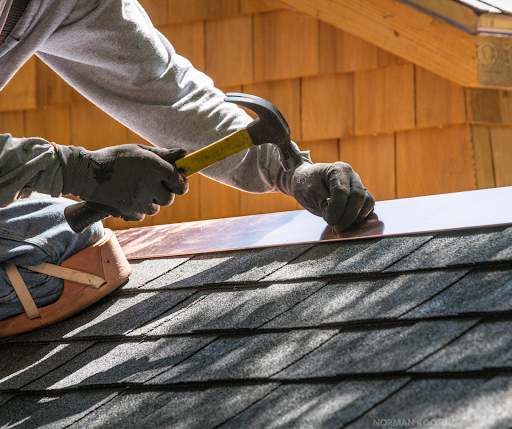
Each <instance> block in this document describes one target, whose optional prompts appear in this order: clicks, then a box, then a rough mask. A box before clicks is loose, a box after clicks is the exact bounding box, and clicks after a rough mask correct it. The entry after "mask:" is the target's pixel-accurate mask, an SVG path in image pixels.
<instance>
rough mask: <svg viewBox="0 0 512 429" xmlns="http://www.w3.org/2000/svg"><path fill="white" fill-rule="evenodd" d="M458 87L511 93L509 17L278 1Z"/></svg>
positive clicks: (448, 7) (360, 2)
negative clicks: (490, 89) (502, 89)
mask: <svg viewBox="0 0 512 429" xmlns="http://www.w3.org/2000/svg"><path fill="white" fill-rule="evenodd" d="M281 1H282V2H283V3H285V4H287V5H289V6H292V7H294V8H296V9H297V10H299V11H301V12H304V13H307V14H309V15H312V16H314V17H316V18H318V19H320V20H321V21H324V22H327V23H329V24H331V25H333V26H335V27H337V28H339V29H342V30H344V31H346V32H348V33H350V34H353V35H355V36H357V37H360V38H361V39H363V40H366V41H367V42H370V43H372V44H374V45H377V46H378V47H380V48H382V49H385V50H386V51H389V52H391V53H393V54H395V55H398V56H399V57H402V58H404V59H406V60H408V61H411V62H413V63H415V64H417V65H419V66H421V67H423V68H424V69H426V70H429V71H431V72H433V73H435V74H437V75H439V76H442V77H444V78H446V79H449V80H451V81H452V82H455V83H457V84H459V85H461V86H466V87H480V88H504V89H508V88H512V62H511V61H510V59H509V57H510V55H509V53H510V52H511V49H512V38H511V37H503V36H511V35H512V17H511V16H508V15H503V16H501V15H500V16H498V17H495V16H494V15H490V14H484V15H481V16H480V17H478V16H476V14H475V13H474V12H473V11H472V10H471V9H470V8H468V7H466V6H463V5H460V4H458V3H456V2H454V1H453V0H398V1H397V0H281Z"/></svg>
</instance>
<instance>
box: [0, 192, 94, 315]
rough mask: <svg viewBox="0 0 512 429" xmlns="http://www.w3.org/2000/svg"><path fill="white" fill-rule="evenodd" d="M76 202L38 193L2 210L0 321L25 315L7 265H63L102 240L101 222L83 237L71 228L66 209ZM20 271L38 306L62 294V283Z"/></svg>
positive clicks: (0, 214)
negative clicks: (62, 263)
mask: <svg viewBox="0 0 512 429" xmlns="http://www.w3.org/2000/svg"><path fill="white" fill-rule="evenodd" d="M73 203H74V201H71V200H68V199H66V198H52V197H50V196H47V195H42V194H35V195H33V196H32V197H30V198H27V199H24V200H18V201H17V202H15V203H14V204H11V205H10V206H9V207H5V208H0V320H2V319H5V318H7V317H10V316H13V315H16V314H21V313H24V310H23V307H22V305H21V303H20V302H19V300H18V297H17V295H16V292H14V289H13V287H12V286H11V283H10V281H9V278H8V277H7V274H6V272H5V263H10V264H14V265H39V264H42V263H43V262H47V263H50V264H57V265H60V263H61V262H62V261H63V260H65V259H67V258H69V257H70V256H72V255H74V254H75V253H78V252H80V251H81V250H83V249H86V248H87V247H89V246H90V245H92V244H94V243H95V242H97V241H98V240H99V239H100V238H101V237H103V226H102V224H101V222H97V223H96V224H94V225H93V226H92V227H90V228H89V229H88V230H86V231H85V232H84V233H82V234H76V233H75V232H73V231H72V230H71V229H70V228H69V226H68V224H67V222H66V219H65V217H64V207H66V206H67V205H69V204H73ZM18 269H19V271H20V274H21V277H22V278H23V280H24V281H25V283H26V285H27V287H28V289H29V291H30V294H31V295H32V298H33V299H34V301H35V303H36V305H37V306H38V307H42V306H45V305H48V304H51V303H53V302H55V301H57V299H58V298H59V297H60V295H61V294H62V291H63V289H64V281H63V280H61V279H58V278H56V277H51V276H47V275H45V274H39V273H35V272H33V271H29V270H25V269H23V268H19V267H18Z"/></svg>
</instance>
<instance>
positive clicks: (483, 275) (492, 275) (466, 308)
mask: <svg viewBox="0 0 512 429" xmlns="http://www.w3.org/2000/svg"><path fill="white" fill-rule="evenodd" d="M506 310H512V272H510V271H487V270H483V271H475V272H471V273H469V274H468V275H467V276H466V277H464V278H463V279H461V280H460V281H459V282H457V283H456V284H454V285H453V286H451V287H449V288H448V289H446V290H445V291H443V292H442V293H440V294H439V295H437V296H435V297H434V298H432V299H431V300H430V301H427V302H426V303H424V304H423V305H421V306H420V307H418V308H416V309H414V310H413V311H411V312H410V313H407V314H406V315H404V316H402V317H404V318H414V317H436V316H451V315H459V314H464V313H475V312H493V311H506Z"/></svg>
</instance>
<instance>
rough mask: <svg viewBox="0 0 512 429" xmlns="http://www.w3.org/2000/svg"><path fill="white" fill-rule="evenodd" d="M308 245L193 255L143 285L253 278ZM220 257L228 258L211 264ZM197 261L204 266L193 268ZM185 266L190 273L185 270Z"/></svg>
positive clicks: (189, 284) (185, 284) (175, 285)
mask: <svg viewBox="0 0 512 429" xmlns="http://www.w3.org/2000/svg"><path fill="white" fill-rule="evenodd" d="M311 247H313V244H303V245H294V246H287V247H271V248H265V249H249V250H236V251H233V252H222V253H212V254H205V255H200V256H195V257H194V258H192V259H190V260H189V261H187V262H185V263H184V264H183V265H180V266H178V267H177V268H175V269H173V270H171V271H169V272H168V273H165V274H164V275H163V276H162V277H160V278H157V279H155V280H153V281H152V282H149V283H147V284H146V285H145V286H144V288H152V287H156V288H162V289H163V288H166V289H177V288H182V287H201V286H203V285H206V284H214V283H224V282H244V281H248V282H255V281H258V280H260V279H262V278H263V277H265V276H267V275H268V274H270V273H272V272H273V271H275V270H277V269H279V268H281V267H283V266H284V265H286V264H287V263H288V262H290V261H291V260H293V259H295V258H296V257H297V256H299V255H300V254H302V253H304V252H305V251H306V250H309V249H310V248H311ZM224 258H228V259H227V260H223V261H222V262H220V263H217V264H215V265H214V266H212V263H214V261H215V259H224ZM199 261H201V262H204V264H205V265H207V266H208V268H205V269H202V270H201V271H199V272H197V271H196V270H197V268H195V267H194V265H195V264H197V263H198V262H199ZM187 269H189V270H190V271H191V273H187Z"/></svg>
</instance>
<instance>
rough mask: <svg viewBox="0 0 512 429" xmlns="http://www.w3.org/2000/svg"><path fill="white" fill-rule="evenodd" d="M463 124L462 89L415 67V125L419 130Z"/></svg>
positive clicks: (463, 101) (464, 113) (464, 107)
mask: <svg viewBox="0 0 512 429" xmlns="http://www.w3.org/2000/svg"><path fill="white" fill-rule="evenodd" d="M464 122H466V106H465V99H464V88H463V87H462V86H460V85H457V84H455V83H453V82H451V81H449V80H447V79H445V78H443V77H441V76H439V75H436V74H434V73H431V72H429V71H428V70H425V69H424V68H421V67H416V125H417V126H418V127H419V128H421V127H433V126H436V125H449V124H462V123H464Z"/></svg>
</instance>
